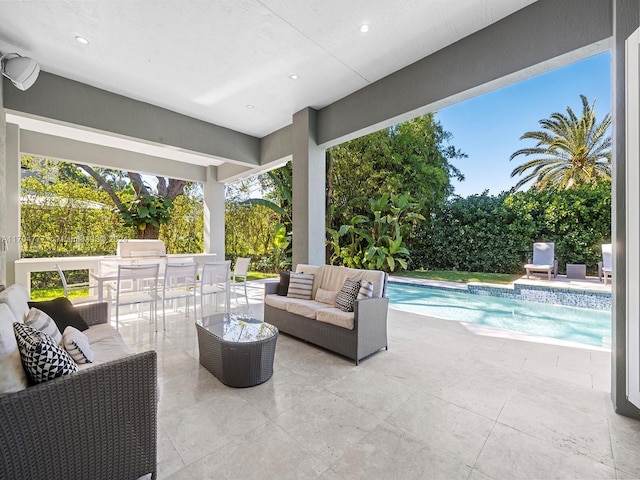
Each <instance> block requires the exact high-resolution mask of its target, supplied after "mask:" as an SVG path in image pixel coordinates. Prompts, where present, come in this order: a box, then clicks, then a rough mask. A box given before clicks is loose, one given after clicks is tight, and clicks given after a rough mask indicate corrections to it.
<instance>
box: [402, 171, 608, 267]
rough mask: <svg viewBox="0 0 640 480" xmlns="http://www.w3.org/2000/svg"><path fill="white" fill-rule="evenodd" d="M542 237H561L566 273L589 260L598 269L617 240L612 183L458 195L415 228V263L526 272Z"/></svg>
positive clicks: (560, 251) (558, 251) (560, 258)
mask: <svg viewBox="0 0 640 480" xmlns="http://www.w3.org/2000/svg"><path fill="white" fill-rule="evenodd" d="M538 241H545V242H555V248H556V258H557V259H558V263H559V270H560V273H564V272H565V269H566V264H567V263H584V264H586V265H587V271H588V272H589V273H591V274H595V273H596V272H597V263H598V262H599V261H600V260H601V253H600V245H601V244H603V243H610V242H611V183H610V182H603V183H601V184H599V185H597V186H585V187H579V188H573V189H571V190H563V191H552V190H544V191H541V192H538V191H535V190H529V191H526V192H517V193H510V192H503V193H501V194H500V195H498V196H490V195H487V194H486V193H484V194H482V195H472V196H470V197H467V198H461V197H455V198H453V199H451V200H449V201H448V202H446V204H445V205H444V206H443V207H442V208H440V209H439V210H437V211H435V212H434V213H433V215H432V216H431V218H430V219H428V221H427V222H424V223H423V224H422V225H421V226H420V227H419V228H418V229H417V231H416V232H415V236H414V238H413V239H412V240H411V244H410V250H411V258H412V265H411V268H414V269H417V268H425V269H435V270H461V271H474V272H500V273H520V272H523V271H524V269H523V265H524V263H525V262H526V260H527V259H528V258H530V257H531V253H532V244H533V243H534V242H538Z"/></svg>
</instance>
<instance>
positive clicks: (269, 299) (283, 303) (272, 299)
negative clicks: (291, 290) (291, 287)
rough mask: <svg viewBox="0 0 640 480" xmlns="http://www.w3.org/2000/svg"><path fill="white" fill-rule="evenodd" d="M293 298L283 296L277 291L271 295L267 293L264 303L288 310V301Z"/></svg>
mask: <svg viewBox="0 0 640 480" xmlns="http://www.w3.org/2000/svg"><path fill="white" fill-rule="evenodd" d="M291 300H292V299H291V298H288V297H283V296H281V295H277V294H275V293H270V294H269V295H265V297H264V303H266V304H267V305H269V306H270V307H273V308H279V309H280V310H286V309H287V302H288V301H291Z"/></svg>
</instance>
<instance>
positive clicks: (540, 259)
mask: <svg viewBox="0 0 640 480" xmlns="http://www.w3.org/2000/svg"><path fill="white" fill-rule="evenodd" d="M524 269H525V271H526V272H527V278H529V274H531V273H532V272H546V273H547V275H549V281H551V274H552V273H553V276H554V277H556V276H557V275H558V261H557V260H556V259H555V244H554V243H553V242H537V243H534V244H533V259H529V261H528V263H527V264H526V265H525V266H524Z"/></svg>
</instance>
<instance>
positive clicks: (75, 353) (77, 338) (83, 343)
mask: <svg viewBox="0 0 640 480" xmlns="http://www.w3.org/2000/svg"><path fill="white" fill-rule="evenodd" d="M62 346H63V347H64V349H65V350H66V351H67V353H68V354H69V355H71V358H73V360H74V361H75V362H76V363H77V364H81V363H91V362H93V361H94V360H95V358H96V355H95V353H93V350H92V349H91V345H89V339H88V338H87V336H86V335H85V334H84V333H82V332H81V331H80V330H78V329H77V328H74V327H72V326H68V327H67V328H65V329H64V332H63V333H62Z"/></svg>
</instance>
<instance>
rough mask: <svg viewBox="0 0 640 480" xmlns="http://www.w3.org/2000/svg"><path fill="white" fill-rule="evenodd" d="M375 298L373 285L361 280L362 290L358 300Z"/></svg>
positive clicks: (359, 292)
mask: <svg viewBox="0 0 640 480" xmlns="http://www.w3.org/2000/svg"><path fill="white" fill-rule="evenodd" d="M371 297H373V283H372V282H370V281H368V280H360V290H359V291H358V300H362V299H363V298H371Z"/></svg>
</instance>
